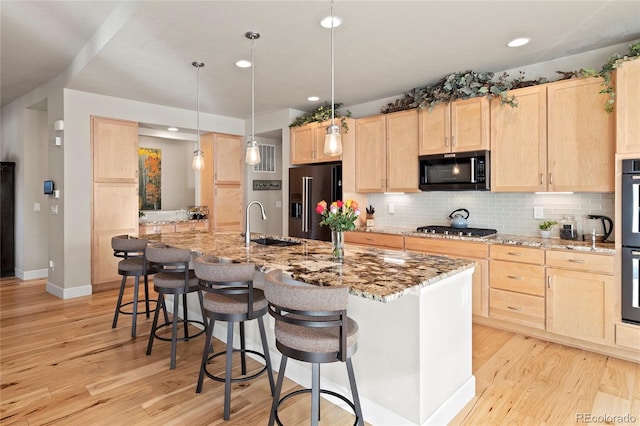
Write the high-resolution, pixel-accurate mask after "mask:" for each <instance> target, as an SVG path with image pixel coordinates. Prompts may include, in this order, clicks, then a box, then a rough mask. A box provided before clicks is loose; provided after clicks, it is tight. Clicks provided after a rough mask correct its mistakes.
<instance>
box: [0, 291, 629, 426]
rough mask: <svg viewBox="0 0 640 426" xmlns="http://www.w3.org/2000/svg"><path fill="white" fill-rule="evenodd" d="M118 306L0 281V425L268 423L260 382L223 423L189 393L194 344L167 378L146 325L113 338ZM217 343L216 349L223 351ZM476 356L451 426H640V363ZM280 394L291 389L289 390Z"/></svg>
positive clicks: (502, 339)
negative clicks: (468, 394)
mask: <svg viewBox="0 0 640 426" xmlns="http://www.w3.org/2000/svg"><path fill="white" fill-rule="evenodd" d="M129 295H130V293H129ZM116 298H117V292H116V290H108V291H102V292H99V293H96V294H94V295H92V296H87V297H81V298H76V299H70V300H61V299H58V298H57V297H55V296H52V295H50V294H48V293H46V291H45V281H44V280H33V281H24V282H23V281H20V280H17V279H13V278H3V279H1V280H0V383H1V387H0V423H1V424H2V425H50V424H51V425H55V424H60V425H125V424H126V425H151V424H153V425H221V424H225V425H257V424H263V425H264V424H267V420H268V417H269V416H268V411H269V407H270V400H271V398H270V393H269V384H268V380H267V378H266V376H261V377H260V378H258V379H256V380H252V381H249V382H245V383H240V384H236V385H234V386H233V389H232V400H231V420H230V421H229V422H225V421H224V420H223V419H222V403H223V395H224V394H223V384H222V383H218V382H214V381H213V380H210V379H205V382H204V387H203V391H202V393H201V394H196V393H195V386H196V382H197V377H198V371H199V362H200V357H201V354H202V347H203V340H202V337H199V338H196V339H194V341H190V342H179V344H178V354H177V355H178V358H177V367H176V369H175V370H173V371H171V370H169V349H170V348H169V346H170V345H169V344H168V343H167V342H158V341H156V343H155V344H154V347H153V353H152V354H151V355H150V356H146V355H145V351H146V345H147V339H148V335H149V328H150V326H151V320H147V319H145V318H144V316H140V317H139V318H138V319H139V321H138V337H137V338H135V339H132V338H131V337H130V330H131V318H130V316H121V319H120V320H119V323H118V328H116V329H111V321H112V318H113V309H114V305H115V301H116ZM214 344H215V345H217V346H216V351H217V350H218V349H219V348H222V347H223V346H224V345H222V343H220V342H217V341H216V342H214ZM473 348H474V349H473V372H474V375H475V376H476V380H477V385H476V397H475V398H474V399H473V400H472V401H471V402H470V403H469V404H467V406H466V407H465V408H464V409H463V410H462V411H461V412H460V413H459V414H458V416H456V418H455V419H454V420H453V421H452V424H453V425H502V424H515V425H520V424H523V425H524V424H532V425H543V424H546V425H565V424H576V423H578V424H586V423H596V424H621V425H622V424H637V425H640V365H639V364H636V363H632V362H628V361H622V360H619V359H615V358H611V357H606V356H603V355H598V354H594V353H591V352H587V351H583V350H579V349H574V348H570V347H566V346H562V345H558V344H554V343H549V342H544V341H541V340H538V339H534V338H528V337H524V336H521V335H518V334H513V333H509V332H504V331H500V330H495V329H492V328H489V327H486V326H481V325H474V327H473ZM357 356H358V355H356V358H355V359H354V362H357ZM250 364H252V365H251V367H252V368H257V366H258V364H257V363H255V362H253V363H250ZM220 368H223V367H222V365H221V366H220ZM284 387H285V389H284V390H283V392H288V391H289V390H291V389H294V388H296V387H297V385H296V384H295V383H293V382H291V381H289V380H286V381H285V386H284ZM322 408H323V411H322V421H321V424H324V425H348V424H351V423H352V422H353V416H352V415H351V414H350V413H348V412H346V411H343V410H342V409H340V408H338V407H336V406H334V405H332V404H330V403H326V402H324V401H323V404H322ZM308 414H309V402H308V400H305V398H300V399H294V400H293V401H292V402H291V403H290V404H288V405H287V406H286V407H285V408H283V409H282V413H281V418H282V420H283V422H284V423H285V424H286V425H299V424H308ZM605 415H606V416H608V417H607V418H597V417H595V416H605ZM365 416H366V413H365ZM580 416H582V417H580ZM588 416H592V417H591V418H589V417H588ZM616 416H619V417H616ZM625 416H626V417H625ZM631 416H632V417H634V418H635V422H634V421H630V420H633V418H630V417H631ZM594 418H595V420H596V421H594ZM625 418H626V419H627V420H626V421H625ZM587 419H590V420H587Z"/></svg>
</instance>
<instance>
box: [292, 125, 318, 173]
mask: <svg viewBox="0 0 640 426" xmlns="http://www.w3.org/2000/svg"><path fill="white" fill-rule="evenodd" d="M316 126H317V124H316V123H310V124H306V125H304V126H300V127H292V128H291V164H310V163H313V158H314V156H313V152H314V150H315V145H316V144H315V128H316Z"/></svg>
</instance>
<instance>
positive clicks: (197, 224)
mask: <svg viewBox="0 0 640 426" xmlns="http://www.w3.org/2000/svg"><path fill="white" fill-rule="evenodd" d="M208 230H209V221H208V220H198V221H187V222H175V223H160V224H141V225H140V226H139V227H138V235H139V236H143V235H154V234H167V233H173V232H185V231H208Z"/></svg>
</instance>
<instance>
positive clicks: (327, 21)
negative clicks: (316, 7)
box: [320, 15, 342, 28]
mask: <svg viewBox="0 0 640 426" xmlns="http://www.w3.org/2000/svg"><path fill="white" fill-rule="evenodd" d="M331 18H332V17H331V16H327V17H326V18H324V19H323V20H322V21H320V25H322V26H323V27H324V28H331ZM340 25H342V18H341V17H339V16H335V15H334V16H333V28H338V27H339V26H340Z"/></svg>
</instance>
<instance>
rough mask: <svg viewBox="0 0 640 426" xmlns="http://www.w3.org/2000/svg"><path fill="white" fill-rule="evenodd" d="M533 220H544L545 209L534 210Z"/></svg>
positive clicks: (538, 207)
mask: <svg viewBox="0 0 640 426" xmlns="http://www.w3.org/2000/svg"><path fill="white" fill-rule="evenodd" d="M533 218H534V219H544V207H542V206H535V207H534V208H533Z"/></svg>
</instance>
